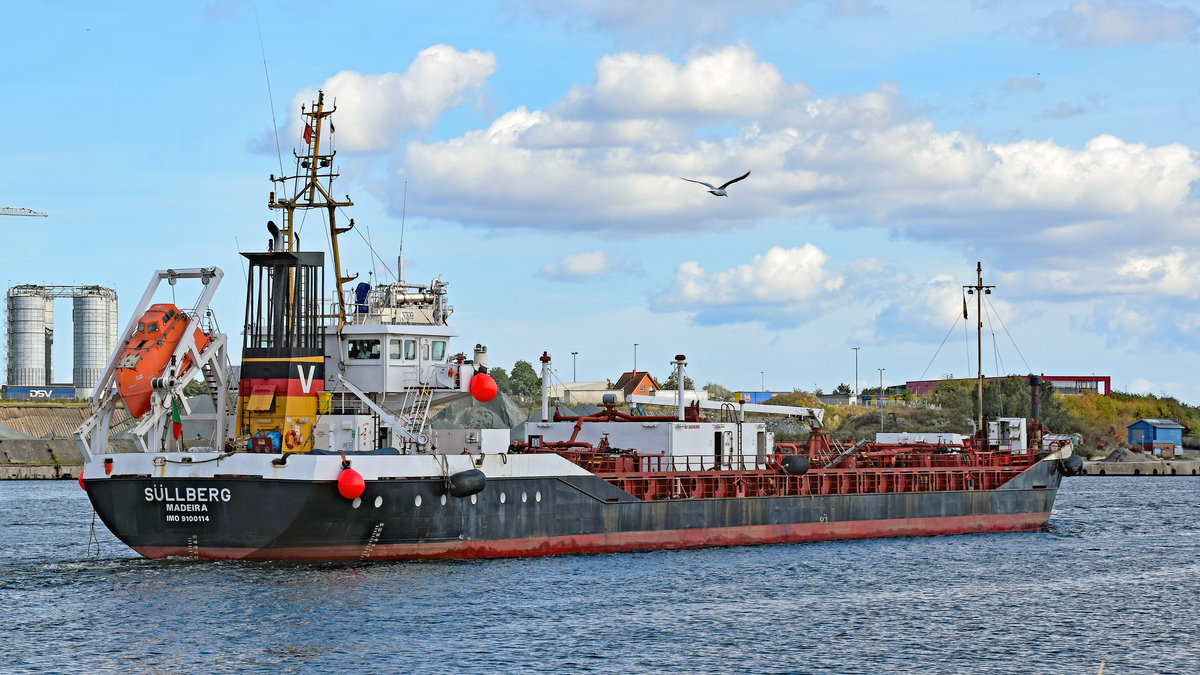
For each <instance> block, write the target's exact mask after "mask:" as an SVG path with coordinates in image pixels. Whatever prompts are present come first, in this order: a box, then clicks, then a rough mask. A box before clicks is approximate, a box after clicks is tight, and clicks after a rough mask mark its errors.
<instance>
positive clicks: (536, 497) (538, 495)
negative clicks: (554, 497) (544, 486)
mask: <svg viewBox="0 0 1200 675" xmlns="http://www.w3.org/2000/svg"><path fill="white" fill-rule="evenodd" d="M533 501H535V502H539V503H540V502H541V501H542V491H541V490H538V491H537V492H535V493H533Z"/></svg>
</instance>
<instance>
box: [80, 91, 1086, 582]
mask: <svg viewBox="0 0 1200 675" xmlns="http://www.w3.org/2000/svg"><path fill="white" fill-rule="evenodd" d="M301 112H302V115H303V117H304V120H303V121H304V128H305V134H304V146H303V148H304V150H303V152H299V153H296V165H295V171H294V173H293V174H292V175H288V176H278V177H277V176H272V177H271V179H272V181H273V182H274V183H275V185H274V190H272V191H271V192H270V195H269V196H268V206H269V207H270V208H271V209H274V210H276V211H277V212H278V213H279V214H280V221H281V223H282V225H276V224H275V223H274V222H273V221H272V222H269V223H268V225H267V230H268V233H269V234H270V240H269V243H268V246H267V250H265V251H256V252H245V253H243V254H242V255H243V256H244V257H245V259H246V260H245V262H246V265H247V287H246V293H245V297H246V309H245V316H244V321H243V324H242V325H243V331H242V344H241V358H240V363H239V364H238V365H236V366H235V365H233V364H232V362H231V359H230V357H229V350H230V345H229V342H228V338H227V336H226V335H225V334H224V333H222V332H221V331H220V329H219V327H218V323H217V321H216V318H215V317H214V316H213V315H212V312H211V311H210V309H209V305H210V301H211V299H212V297H213V294H214V293H215V292H216V290H217V288H218V286H219V284H220V282H221V280H222V279H223V276H224V274H223V272H222V271H221V270H220V269H219V268H216V267H197V268H187V269H178V268H177V269H165V270H159V271H157V272H155V273H154V275H153V276H152V279H151V283H150V285H149V287H148V289H147V291H146V293H145V295H144V296H143V300H142V302H141V304H140V305H139V306H138V307H137V309H136V310H135V311H134V313H133V316H134V317H135V319H134V320H133V321H131V322H130V325H129V326H127V327H126V329H125V331H124V333H123V335H122V339H121V341H120V342H121V345H122V346H121V348H119V349H118V350H117V352H116V353H114V355H113V357H112V359H111V360H110V361H109V364H108V367H107V368H106V370H105V371H104V373H103V375H102V376H101V378H100V381H99V383H98V385H97V387H96V392H95V394H94V397H93V399H92V406H93V411H94V412H93V414H92V415H91V417H90V418H89V419H88V420H87V421H86V422H85V423H84V424H83V425H82V426H81V427H80V428H79V429H78V431H77V436H78V438H79V442H80V446H81V449H82V451H83V454H84V457H85V460H86V465H85V468H84V471H83V473H82V474H81V478H80V482H81V484H82V485H83V486H84V488H85V489H86V490H87V493H88V496H89V498H90V500H91V503H92V505H93V507H94V508H95V510H96V513H97V514H98V515H99V517H100V518H101V520H102V521H103V522H104V524H105V525H106V526H107V527H108V528H109V530H111V531H112V532H113V534H114V535H116V536H117V538H119V539H120V540H121V541H123V542H124V543H125V544H127V545H128V546H130V547H131V548H132V549H134V550H135V551H137V552H138V553H140V554H141V555H143V556H146V557H150V558H161V557H168V556H180V557H188V558H206V559H246V560H366V559H371V560H378V559H416V558H486V557H503V556H533V555H549V554H561V553H579V552H610V551H627V550H637V549H663V548H667V549H669V548H686V547H700V546H723V545H738V544H762V543H775V542H802V541H814V540H827V539H842V538H854V537H884V536H909V535H930V534H952V533H969V532H997V531H1013V530H1031V529H1037V528H1041V527H1044V526H1045V525H1046V523H1047V520H1048V518H1049V517H1050V513H1051V509H1052V507H1053V504H1054V499H1055V495H1056V492H1057V489H1058V487H1059V484H1060V481H1061V479H1062V477H1063V476H1064V475H1069V474H1072V473H1074V472H1077V471H1078V470H1079V466H1077V465H1078V464H1079V460H1078V458H1077V457H1073V456H1072V455H1071V453H1070V449H1069V448H1058V449H1054V450H1051V449H1049V448H1046V449H1043V447H1042V436H1043V435H1044V434H1043V429H1042V427H1041V425H1040V424H1039V423H1038V421H1037V416H1038V413H1037V410H1036V406H1035V410H1033V411H1032V419H1030V420H1029V421H1028V423H1026V422H1025V421H1024V420H1007V421H1004V420H998V421H993V422H991V423H989V424H988V425H985V428H984V429H982V430H981V431H980V432H979V433H978V434H976V435H975V436H973V437H969V438H952V439H948V438H937V439H932V438H930V439H925V438H914V439H910V440H905V441H903V442H881V441H870V442H858V443H850V442H838V441H834V440H832V439H831V438H830V437H829V436H828V435H827V434H826V433H824V431H823V430H822V429H821V427H822V421H823V413H824V411H823V410H821V409H807V408H795V409H785V408H782V407H779V406H754V405H750V404H746V403H738V404H734V403H720V404H716V403H714V404H709V403H707V402H700V401H696V402H688V401H687V400H686V398H685V392H683V391H682V388H680V389H679V390H677V391H676V392H675V397H674V407H675V413H674V414H670V415H666V414H664V415H639V414H634V413H632V412H626V411H624V410H622V409H621V408H620V406H619V405H618V404H617V402H616V401H615V400H612V401H608V402H606V403H605V405H604V406H602V408H601V410H600V411H599V412H597V413H595V414H591V415H582V416H580V415H574V416H563V415H561V414H559V413H558V412H554V413H552V412H551V410H550V405H549V389H548V383H549V381H550V377H549V369H550V363H551V358H550V355H549V354H546V353H543V355H542V357H541V360H540V363H541V365H542V380H543V383H545V384H544V388H543V393H542V410H541V415H540V416H538V417H537V418H535V419H534V420H532V421H530V422H528V423H527V424H526V426H525V430H524V434H523V436H522V438H521V439H519V440H517V441H513V442H510V440H509V432H508V430H493V429H459V430H437V429H432V428H430V425H429V415H430V411H431V409H433V408H436V407H437V406H439V405H442V404H445V403H449V402H452V401H454V400H457V399H464V398H467V397H470V396H475V397H476V398H478V399H480V400H486V399H488V398H490V397H491V396H494V395H495V391H496V387H495V383H494V382H493V381H491V379H490V378H489V377H488V376H487V374H486V366H487V349H486V348H485V347H484V346H483V345H482V344H477V345H476V346H475V348H474V349H473V350H472V351H471V352H470V353H469V354H467V353H462V352H454V351H453V350H452V348H451V346H450V344H451V339H452V338H453V337H455V333H454V331H453V330H452V329H451V327H450V325H449V324H448V319H449V317H450V315H451V314H452V312H453V309H452V307H451V306H450V305H449V303H448V302H447V285H446V283H445V282H443V281H441V280H440V279H433V280H432V281H431V282H430V283H428V284H410V283H407V282H405V281H404V279H403V265H402V261H398V265H397V273H396V277H397V280H396V281H395V282H394V283H386V284H384V283H381V284H374V285H371V284H365V283H360V284H358V285H356V286H355V287H354V288H353V289H351V288H349V287H348V285H349V284H350V282H353V281H354V280H355V277H354V276H347V275H345V274H344V273H343V272H342V269H343V266H342V264H341V259H340V251H339V240H338V237H339V235H341V234H344V233H345V232H347V231H349V230H350V229H351V228H352V227H353V226H354V221H353V220H350V221H349V223H348V224H347V225H345V226H339V225H338V223H337V220H336V217H337V214H338V213H339V212H340V211H341V210H342V209H344V208H348V207H350V206H352V203H351V202H350V199H349V197H347V198H346V199H345V200H340V201H339V200H337V199H335V198H334V197H332V196H331V195H332V194H333V191H332V183H333V180H334V178H336V176H337V173H336V168H335V167H334V156H335V153H334V152H333V151H332V150H330V149H328V148H327V147H325V146H323V145H322V141H323V138H324V135H325V134H324V131H325V128H326V127H327V126H328V128H330V129H331V130H332V125H331V124H328V120H327V118H328V117H329V115H331V114H332V113H333V112H334V108H331V107H326V104H325V100H324V95H323V93H318V96H317V100H316V101H315V102H314V104H313V105H312V106H311V107H310V108H307V109H305V108H302V109H301ZM298 212H300V213H304V212H316V213H319V214H323V217H324V219H325V224H326V226H327V227H328V233H329V240H330V242H331V251H330V252H331V256H332V272H333V277H332V278H333V282H332V288H331V289H330V290H331V293H330V295H328V296H327V295H326V289H325V279H326V275H325V270H324V265H325V256H324V252H318V251H305V250H300V249H299V241H298V237H297V227H296V223H297V220H296V216H297V213H298ZM163 281H168V282H169V283H171V284H176V283H177V282H178V283H181V284H182V283H184V282H188V283H193V284H197V283H198V284H199V292H198V297H197V300H196V302H195V304H194V306H192V307H188V308H185V309H184V310H182V311H181V310H180V309H179V308H178V307H174V306H165V305H150V300H151V299H152V298H153V297H154V295H155V292H156V290H157V289H158V287H159V285H160V284H161V282H163ZM980 288H983V287H982V282H981V281H980ZM172 311H173V314H172V316H171V317H168V316H167V314H168V313H171V312H172ZM167 321H169V322H170V326H171V331H172V333H171V334H172V335H176V334H177V335H178V336H179V337H178V338H176V339H175V340H174V341H171V340H166V339H164V340H163V342H162V344H161V345H159V344H157V343H154V347H155V348H154V349H153V350H151V352H152V353H153V358H151V355H150V353H146V354H144V355H142V356H141V357H140V358H139V359H138V364H141V365H140V368H141V369H140V370H137V371H136V372H137V373H138V374H140V375H141V378H140V379H137V378H136V377H134V376H133V375H130V374H129V373H132V372H135V371H134V370H133V367H134V365H137V364H131V365H122V364H129V363H130V362H131V361H133V360H134V356H136V355H137V354H138V353H141V352H137V351H136V350H138V349H145V348H146V347H147V345H142V346H140V347H139V346H137V345H141V337H140V336H141V335H142V334H148V333H150V332H151V331H150V325H149V323H148V322H150V323H158V324H159V325H158V326H156V329H157V330H159V331H161V330H162V327H163V326H164V325H165V323H164V322H167ZM673 363H674V365H675V368H676V374H677V377H676V381H677V382H679V383H683V382H684V367H685V365H686V359H685V357H684V356H683V355H677V356H676V357H675V359H674V360H673ZM152 364H153V365H152ZM130 378H133V379H137V381H138V382H139V383H141V382H146V383H148V384H149V387H148V389H136V390H135V387H133V386H132V385H127V384H125V381H127V380H129V379H130ZM196 378H201V379H203V380H204V382H205V383H206V384H207V387H208V392H209V395H210V397H211V398H212V401H213V407H214V410H215V412H214V413H212V414H211V415H209V418H210V419H212V421H213V423H214V425H213V426H214V428H215V432H214V435H213V437H212V438H211V439H209V442H208V443H207V445H204V446H194V445H193V446H189V447H185V445H184V443H183V442H182V441H180V440H179V439H176V438H174V437H173V435H172V434H171V433H170V431H169V429H168V421H169V420H170V418H171V416H172V410H173V409H174V408H176V407H178V408H182V409H183V411H182V415H183V416H184V417H199V416H200V415H199V414H198V413H193V411H192V410H191V409H190V408H189V407H188V404H187V399H186V398H185V397H184V396H183V388H184V386H185V385H187V384H188V383H189V382H191V381H193V379H196ZM1031 383H1032V386H1033V387H1034V392H1035V400H1036V392H1037V391H1038V383H1037V382H1036V378H1033V377H1031ZM138 386H139V387H140V386H142V385H141V384H139V385H138ZM143 392H144V393H145V396H146V403H145V406H144V407H145V410H144V411H143V413H142V414H141V415H135V417H134V419H133V421H132V422H131V426H130V428H128V429H122V430H120V431H123V432H126V433H128V434H130V435H132V436H133V437H134V438H135V439H136V441H137V443H136V445H137V448H138V450H139V451H138V452H133V453H111V452H109V451H108V449H109V448H108V445H109V444H108V439H109V438H110V436H111V435H112V434H113V433H116V432H117V431H118V430H117V429H114V427H113V412H114V411H115V410H116V409H117V407H118V405H119V404H120V403H121V402H122V401H124V403H125V405H126V406H129V407H130V408H131V411H132V408H133V404H132V403H131V400H136V401H140V400H141V399H140V398H136V399H135V396H137V397H140V396H142V395H143ZM645 402H646V403H651V402H657V400H656V401H645ZM138 406H139V408H140V407H142V404H141V403H138ZM768 412H770V413H781V412H782V413H786V414H792V415H796V416H800V417H803V418H804V419H805V420H806V421H807V422H808V424H809V425H810V426H811V427H812V429H813V432H812V433H811V434H810V435H809V437H808V439H807V441H806V442H804V443H797V444H785V443H776V442H775V440H774V437H773V434H772V433H771V432H770V431H769V430H768V428H767V425H766V424H765V423H764V422H762V421H756V420H754V419H752V417H750V416H748V414H749V415H751V416H752V415H755V414H765V413H768Z"/></svg>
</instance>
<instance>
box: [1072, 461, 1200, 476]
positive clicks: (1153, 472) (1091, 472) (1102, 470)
mask: <svg viewBox="0 0 1200 675" xmlns="http://www.w3.org/2000/svg"><path fill="white" fill-rule="evenodd" d="M1083 472H1084V474H1085V475H1088V476H1200V461H1196V460H1186V461H1185V460H1159V461H1154V462H1084V463H1083Z"/></svg>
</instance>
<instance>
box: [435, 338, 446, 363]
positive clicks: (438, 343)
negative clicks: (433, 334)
mask: <svg viewBox="0 0 1200 675" xmlns="http://www.w3.org/2000/svg"><path fill="white" fill-rule="evenodd" d="M444 358H446V342H445V341H444V340H434V341H433V360H434V361H441V360H442V359H444Z"/></svg>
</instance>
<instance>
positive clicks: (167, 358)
mask: <svg viewBox="0 0 1200 675" xmlns="http://www.w3.org/2000/svg"><path fill="white" fill-rule="evenodd" d="M187 323H188V317H187V315H186V314H184V313H183V312H181V311H179V308H178V307H176V306H175V305H172V304H170V303H162V304H157V305H151V306H150V309H147V310H146V313H145V314H143V315H142V318H141V319H139V320H138V324H137V330H135V331H134V333H133V335H131V336H129V339H128V340H126V341H125V344H123V345H121V357H120V358H119V359H118V360H117V391H119V392H120V393H121V399H122V400H123V401H125V408H126V409H128V410H129V414H130V415H133V416H134V417H141V416H142V415H145V414H146V412H147V411H148V410H150V393H151V391H152V390H153V385H152V384H151V382H152V380H154V379H155V378H158V377H162V375H163V373H165V372H166V370H167V366H168V365H170V362H171V354H173V353H174V352H175V348H176V347H178V346H179V341H180V340H181V339H183V331H184V329H186V328H187ZM195 338H196V349H198V350H200V351H204V348H205V347H207V346H208V336H207V335H205V334H204V332H203V331H201V330H200V329H196V334H195ZM191 365H192V357H191V354H185V355H184V357H183V362H182V363H180V364H179V367H178V368H177V369H176V373H182V372H184V371H186V370H187V369H188V368H189V367H191Z"/></svg>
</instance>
